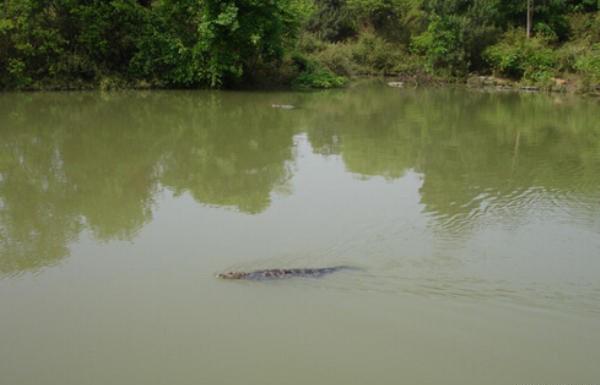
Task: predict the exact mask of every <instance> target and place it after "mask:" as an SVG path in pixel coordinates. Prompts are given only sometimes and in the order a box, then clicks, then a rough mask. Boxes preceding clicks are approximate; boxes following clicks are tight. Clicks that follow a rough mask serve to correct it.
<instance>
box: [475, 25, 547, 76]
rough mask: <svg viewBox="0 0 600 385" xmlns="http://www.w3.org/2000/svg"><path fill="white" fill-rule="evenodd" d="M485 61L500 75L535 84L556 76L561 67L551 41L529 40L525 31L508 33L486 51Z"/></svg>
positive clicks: (517, 30) (519, 30)
mask: <svg viewBox="0 0 600 385" xmlns="http://www.w3.org/2000/svg"><path fill="white" fill-rule="evenodd" d="M484 58H485V60H487V62H488V63H489V64H490V66H491V68H492V69H493V71H494V72H495V73H497V74H501V75H505V76H509V77H511V78H514V79H521V78H525V79H529V80H533V81H537V80H541V79H543V78H546V77H548V76H550V77H551V76H553V74H554V73H555V72H556V67H557V65H558V55H557V54H556V52H555V51H554V50H553V49H552V48H551V47H550V46H549V45H548V40H547V39H546V38H544V37H532V38H530V39H527V37H526V35H525V31H524V30H523V29H510V30H509V31H507V32H506V33H505V34H504V35H503V36H502V38H501V39H500V41H499V42H498V43H497V44H495V45H492V46H490V47H488V48H487V49H486V50H485V51H484Z"/></svg>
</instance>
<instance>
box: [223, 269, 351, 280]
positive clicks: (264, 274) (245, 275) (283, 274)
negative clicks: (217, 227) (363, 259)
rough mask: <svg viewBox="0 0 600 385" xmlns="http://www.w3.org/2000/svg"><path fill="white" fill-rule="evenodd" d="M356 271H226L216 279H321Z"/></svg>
mask: <svg viewBox="0 0 600 385" xmlns="http://www.w3.org/2000/svg"><path fill="white" fill-rule="evenodd" d="M345 269H348V270H358V268H356V267H352V266H334V267H322V268H317V269H270V270H256V271H251V272H243V271H228V272H227V273H224V274H217V276H216V277H217V278H221V279H250V280H265V279H284V278H292V277H315V278H318V277H322V276H323V275H325V274H330V273H333V272H336V271H339V270H345Z"/></svg>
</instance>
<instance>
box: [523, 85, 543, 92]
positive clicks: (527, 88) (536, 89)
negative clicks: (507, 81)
mask: <svg viewBox="0 0 600 385" xmlns="http://www.w3.org/2000/svg"><path fill="white" fill-rule="evenodd" d="M519 89H520V90H521V91H539V88H537V87H533V86H524V87H521V88H519Z"/></svg>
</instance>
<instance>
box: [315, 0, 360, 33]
mask: <svg viewBox="0 0 600 385" xmlns="http://www.w3.org/2000/svg"><path fill="white" fill-rule="evenodd" d="M305 28H306V29H307V30H308V31H310V32H312V33H313V34H315V36H317V38H319V39H321V40H324V41H329V42H337V41H342V40H346V39H348V38H350V37H352V36H354V35H356V30H357V26H356V22H355V21H354V17H353V15H352V13H351V12H350V10H349V9H348V6H347V5H346V1H345V0H315V8H314V12H313V14H312V15H311V17H310V18H309V19H308V21H307V22H306V25H305Z"/></svg>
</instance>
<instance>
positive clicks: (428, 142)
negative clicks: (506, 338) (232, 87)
mask: <svg viewBox="0 0 600 385" xmlns="http://www.w3.org/2000/svg"><path fill="white" fill-rule="evenodd" d="M1 98H2V103H0V106H1V107H0V109H1V110H0V126H1V127H2V130H1V131H0V140H1V145H2V152H1V154H2V155H1V158H0V202H1V206H0V224H1V228H0V242H1V244H2V251H1V254H0V271H1V272H2V273H3V274H5V275H15V274H19V273H20V272H24V271H38V270H39V269H40V268H42V267H44V266H51V265H54V264H56V263H57V262H59V261H60V260H61V259H62V258H64V257H65V256H67V255H69V248H70V245H71V244H72V243H73V242H76V241H77V239H78V237H79V234H80V233H81V232H82V230H84V229H87V230H89V231H90V232H91V233H92V234H93V236H94V237H95V238H96V239H97V240H102V241H109V240H133V239H135V237H136V234H137V233H138V232H139V231H140V229H141V228H142V227H143V226H144V225H146V224H148V223H150V222H151V221H152V218H153V210H155V208H156V206H157V205H159V204H160V203H159V201H160V199H161V198H160V192H161V191H163V190H164V189H167V190H170V191H172V192H173V193H174V194H175V196H180V195H181V194H183V193H189V194H190V195H191V196H192V197H193V198H194V200H195V201H196V202H198V203H200V204H204V205H208V206H212V207H225V208H234V209H235V210H237V211H239V212H241V213H245V214H258V213H263V212H265V210H267V209H268V208H269V205H270V204H271V201H272V196H273V194H274V193H278V194H294V191H293V190H294V186H293V185H292V184H291V183H290V180H291V178H292V177H293V174H294V171H295V170H296V169H297V167H296V166H295V165H294V164H295V162H296V161H297V159H296V158H297V150H296V147H295V145H294V139H293V138H294V135H298V134H305V135H306V138H308V142H309V143H310V146H311V149H312V152H313V153H314V154H317V155H318V156H321V157H322V158H321V159H323V160H326V159H327V158H328V157H330V156H335V157H341V159H342V161H343V164H344V165H345V168H346V171H348V172H350V173H352V174H353V175H355V176H356V177H357V178H358V179H359V180H361V181H363V183H365V184H369V183H371V182H370V180H371V179H372V178H374V177H383V178H384V179H385V180H387V181H388V182H393V181H395V180H399V179H402V178H404V177H405V176H406V174H407V172H408V171H411V172H412V173H413V174H414V175H418V176H419V178H420V180H421V182H420V187H419V188H418V194H419V196H420V202H419V204H420V205H422V215H423V216H424V217H425V218H430V219H432V222H430V225H431V226H432V228H433V230H434V231H439V232H442V233H440V234H442V235H440V236H444V237H454V238H461V237H463V238H464V237H466V236H467V234H468V233H469V231H470V230H472V229H481V228H485V227H486V226H492V225H496V224H498V223H505V224H506V226H508V227H510V226H516V225H518V224H523V223H526V222H528V221H532V220H533V219H535V218H536V217H539V218H538V219H540V220H543V219H544V216H545V215H548V212H554V214H555V215H557V216H560V215H562V216H564V218H565V220H566V221H572V222H581V223H582V224H583V225H585V226H588V227H589V228H594V229H596V230H598V218H599V216H600V215H599V209H600V195H599V187H600V155H599V154H600V126H598V125H597V124H596V123H597V122H598V121H600V112H599V109H598V106H597V103H595V102H594V101H591V100H581V99H573V100H567V101H566V102H565V103H561V104H558V105H557V104H554V102H553V99H552V98H549V97H547V96H545V95H529V94H527V95H522V94H513V93H510V94H503V93H478V92H467V91H465V90H452V89H446V90H390V89H387V88H383V87H375V86H371V87H367V86H363V87H357V88H355V89H350V90H347V91H341V92H326V93H315V94H285V93H283V94H279V93H272V94H269V93H262V94H261V93H227V92H223V93H211V92H126V93H67V94H60V93H50V94H32V95H27V94H26V95H23V94H20V95H11V94H5V95H2V96H1ZM281 100H284V101H286V102H293V103H295V104H297V105H299V106H300V108H299V109H297V110H291V111H282V110H275V109H271V108H269V105H270V104H271V103H272V102H277V101H281ZM363 204H364V202H363ZM443 234H445V235H443Z"/></svg>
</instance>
